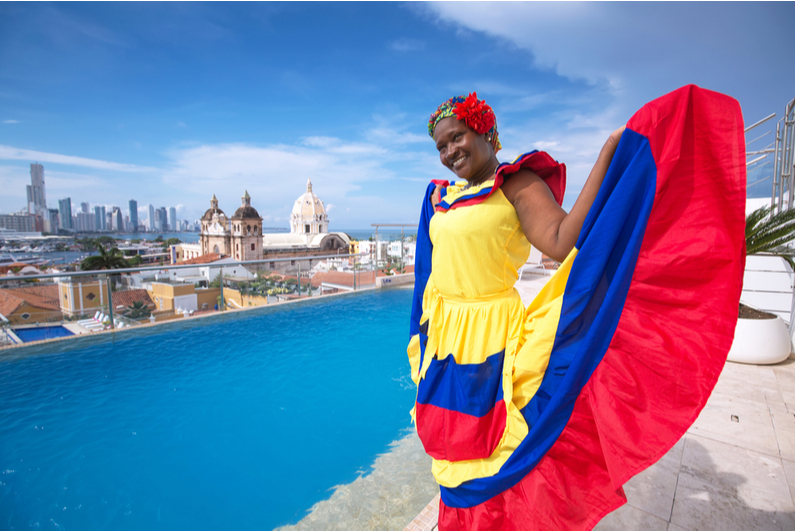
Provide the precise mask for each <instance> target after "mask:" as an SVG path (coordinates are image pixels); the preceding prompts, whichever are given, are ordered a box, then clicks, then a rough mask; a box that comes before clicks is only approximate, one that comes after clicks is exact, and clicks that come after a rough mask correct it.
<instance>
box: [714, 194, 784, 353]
mask: <svg viewBox="0 0 795 531" xmlns="http://www.w3.org/2000/svg"><path fill="white" fill-rule="evenodd" d="M793 240H795V209H788V210H784V211H779V212H776V213H775V214H773V213H772V208H771V207H761V208H759V209H757V210H755V211H753V212H751V213H750V214H748V216H746V218H745V245H746V254H747V255H755V254H762V253H764V254H766V255H773V256H779V257H781V258H783V259H784V260H785V261H786V262H787V263H788V264H789V266H790V267H791V268H793V270H795V261H794V260H793V258H794V257H795V253H794V252H793V250H792V249H791V248H789V247H787V246H786V245H787V244H788V243H790V242H792V241H793ZM790 351H791V340H790V332H789V329H788V327H787V324H786V323H785V322H784V321H783V320H782V319H781V318H780V317H778V316H777V315H774V314H772V313H768V312H765V311H762V310H759V309H757V308H752V307H750V306H748V305H746V304H743V303H740V314H739V319H738V320H737V328H736V329H735V332H734V341H733V343H732V346H731V349H730V350H729V356H728V358H727V359H728V360H729V361H734V362H738V363H751V364H755V365H768V364H773V363H779V362H782V361H784V360H785V359H787V358H788V357H789V355H790Z"/></svg>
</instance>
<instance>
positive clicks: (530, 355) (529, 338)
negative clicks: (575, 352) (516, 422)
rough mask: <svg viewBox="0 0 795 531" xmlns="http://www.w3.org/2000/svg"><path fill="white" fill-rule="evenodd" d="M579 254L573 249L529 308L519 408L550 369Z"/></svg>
mask: <svg viewBox="0 0 795 531" xmlns="http://www.w3.org/2000/svg"><path fill="white" fill-rule="evenodd" d="M576 256H577V249H573V250H572V251H571V252H570V253H569V256H567V257H566V260H565V261H564V262H563V263H562V264H561V265H560V268H559V269H558V270H557V271H556V272H555V274H554V275H553V277H552V278H551V279H550V280H549V282H547V283H546V285H545V286H544V287H543V288H542V289H541V291H540V292H539V294H538V295H536V297H535V299H533V301H532V302H531V303H530V305H529V306H528V307H527V310H526V311H525V318H524V329H523V331H522V336H521V340H520V346H519V352H518V354H517V355H516V363H515V364H514V374H513V401H514V404H516V407H517V408H519V409H522V408H523V407H525V406H526V405H527V403H528V402H530V399H532V398H533V396H535V394H536V391H538V388H539V386H540V385H541V381H542V380H543V378H544V373H545V372H546V370H547V365H548V364H549V356H550V354H551V353H552V347H553V346H554V342H555V334H556V333H557V331H558V323H559V322H560V310H561V306H562V304H563V293H564V291H565V289H566V282H567V281H568V280H569V273H571V264H572V262H573V261H574V258H575V257H576Z"/></svg>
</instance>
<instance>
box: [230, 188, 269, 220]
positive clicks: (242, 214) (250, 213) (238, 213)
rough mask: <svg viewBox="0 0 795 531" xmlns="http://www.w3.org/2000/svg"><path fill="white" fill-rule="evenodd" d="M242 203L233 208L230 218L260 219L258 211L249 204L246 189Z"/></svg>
mask: <svg viewBox="0 0 795 531" xmlns="http://www.w3.org/2000/svg"><path fill="white" fill-rule="evenodd" d="M242 199H243V204H242V205H241V206H240V207H239V208H238V209H237V210H235V215H234V216H232V219H235V220H240V219H257V220H261V219H262V217H260V215H259V212H257V209H256V208H254V207H253V206H251V196H250V195H248V190H246V194H245V195H244V196H243V198H242Z"/></svg>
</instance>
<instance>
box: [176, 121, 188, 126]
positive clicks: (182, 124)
mask: <svg viewBox="0 0 795 531" xmlns="http://www.w3.org/2000/svg"><path fill="white" fill-rule="evenodd" d="M177 127H181V128H187V127H188V126H187V125H185V122H183V121H179V122H177Z"/></svg>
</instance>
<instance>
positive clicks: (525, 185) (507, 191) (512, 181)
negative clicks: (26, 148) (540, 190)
mask: <svg viewBox="0 0 795 531" xmlns="http://www.w3.org/2000/svg"><path fill="white" fill-rule="evenodd" d="M539 183H540V184H543V183H544V180H543V179H542V178H541V177H539V176H538V174H537V173H536V172H534V171H533V170H531V169H528V168H521V169H520V170H519V171H517V172H515V173H511V174H510V175H506V176H505V177H504V178H503V181H502V185H501V186H500V189H501V190H502V193H503V194H504V195H505V198H506V199H508V201H510V202H511V203H513V202H514V199H515V198H516V196H517V194H519V193H520V192H521V191H522V190H525V189H530V190H532V187H533V185H534V184H539ZM544 187H546V184H544Z"/></svg>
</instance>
